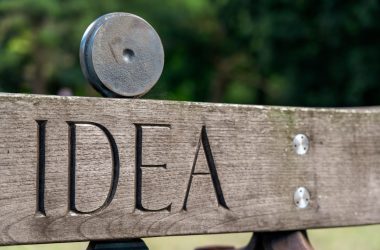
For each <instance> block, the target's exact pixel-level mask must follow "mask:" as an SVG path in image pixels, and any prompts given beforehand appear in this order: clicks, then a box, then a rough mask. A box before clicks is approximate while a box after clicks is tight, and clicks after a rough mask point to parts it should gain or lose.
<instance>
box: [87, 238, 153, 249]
mask: <svg viewBox="0 0 380 250" xmlns="http://www.w3.org/2000/svg"><path fill="white" fill-rule="evenodd" d="M87 250H148V247H147V246H146V244H145V242H144V241H143V240H142V239H131V240H120V241H90V244H89V245H88V247H87Z"/></svg>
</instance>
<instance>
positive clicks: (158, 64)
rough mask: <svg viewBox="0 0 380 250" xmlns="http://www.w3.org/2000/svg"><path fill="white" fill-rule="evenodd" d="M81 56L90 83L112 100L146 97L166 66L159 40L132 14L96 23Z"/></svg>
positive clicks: (84, 40)
mask: <svg viewBox="0 0 380 250" xmlns="http://www.w3.org/2000/svg"><path fill="white" fill-rule="evenodd" d="M79 54H80V62H81V67H82V71H83V74H84V75H85V77H86V78H87V80H88V81H89V82H90V83H91V84H92V85H93V87H94V88H95V89H96V90H97V91H99V92H100V93H101V94H102V95H104V96H110V97H121V96H123V97H138V96H141V95H143V94H145V93H147V92H148V91H149V90H150V89H151V88H152V87H153V86H154V85H155V84H156V82H157V81H158V79H159V77H160V76H161V73H162V70H163V66H164V49H163V46H162V43H161V40H160V37H159V36H158V34H157V33H156V31H155V30H154V29H153V28H152V26H150V25H149V23H147V22H146V21H145V20H144V19H142V18H140V17H138V16H135V15H133V14H129V13H110V14H106V15H104V16H101V17H99V18H98V19H97V20H95V21H94V22H93V23H92V24H91V25H90V26H89V27H88V28H87V30H86V32H85V33H84V35H83V38H82V41H81V45H80V53H79Z"/></svg>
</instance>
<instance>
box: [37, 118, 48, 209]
mask: <svg viewBox="0 0 380 250" xmlns="http://www.w3.org/2000/svg"><path fill="white" fill-rule="evenodd" d="M36 122H37V124H38V131H37V138H38V154H37V159H38V160H37V161H38V165H37V188H36V190H37V209H36V215H38V216H46V213H45V139H46V123H47V121H46V120H36Z"/></svg>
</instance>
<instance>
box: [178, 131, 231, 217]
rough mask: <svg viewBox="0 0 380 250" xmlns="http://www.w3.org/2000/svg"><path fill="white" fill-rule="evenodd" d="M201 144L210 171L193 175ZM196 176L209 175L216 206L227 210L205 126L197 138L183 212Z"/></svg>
mask: <svg viewBox="0 0 380 250" xmlns="http://www.w3.org/2000/svg"><path fill="white" fill-rule="evenodd" d="M201 144H202V146H203V151H204V153H205V156H206V160H207V165H208V168H209V170H210V173H195V165H196V163H197V159H198V154H199V150H200V147H201ZM196 175H211V180H212V184H213V186H214V190H215V194H216V198H217V200H218V204H219V205H220V206H222V207H224V208H226V209H228V206H227V204H226V201H225V200H224V195H223V191H222V188H221V186H220V182H219V178H218V173H217V171H216V167H215V161H214V158H213V156H212V152H211V147H210V143H209V141H208V137H207V131H206V127H205V126H203V127H202V132H201V136H200V138H199V142H198V147H197V152H196V154H195V158H194V163H193V167H192V169H191V175H190V179H189V184H188V186H187V190H186V195H185V201H184V203H183V206H182V209H183V210H185V211H186V210H187V200H188V198H189V193H190V188H191V183H192V181H193V177H194V176H196Z"/></svg>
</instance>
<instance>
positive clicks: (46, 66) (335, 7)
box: [0, 0, 380, 250]
mask: <svg viewBox="0 0 380 250" xmlns="http://www.w3.org/2000/svg"><path fill="white" fill-rule="evenodd" d="M116 11H117V12H130V13H133V14H137V15H139V16H141V17H143V18H144V19H146V20H147V21H148V22H149V23H151V24H152V26H153V27H154V28H155V29H156V30H157V32H158V33H159V35H160V37H161V39H162V42H163V45H164V49H165V68H164V72H163V74H162V76H161V79H160V80H159V82H158V83H157V85H156V86H155V87H154V88H153V89H152V91H150V92H149V93H148V94H147V95H146V96H145V97H144V98H149V99H166V100H186V101H208V102H227V103H245V104H266V105H291V106H327V107H331V106H363V105H378V104H379V94H378V93H380V83H379V80H380V18H379V17H380V3H379V1H376V0H366V1H349V0H342V1H337V0H320V1H315V0H220V1H216V0H160V1H153V0H150V1H148V0H129V1H126V0H123V1H122V0H107V1H88V0H65V1H63V0H0V92H16V93H37V94H57V93H59V92H60V91H62V90H63V89H64V90H70V91H71V92H72V93H73V94H74V95H79V96H98V94H97V93H96V92H95V91H94V90H93V89H92V88H91V87H90V85H89V84H88V83H86V81H85V79H84V77H83V75H82V73H81V70H80V67H79V60H78V50H79V43H80V40H81V37H82V35H83V32H84V31H85V29H86V28H87V26H88V25H89V24H90V23H91V22H92V21H93V20H95V19H96V18H97V17H98V16H100V15H102V14H105V13H109V12H116ZM342 198H344V197H342ZM310 235H311V240H312V242H313V244H314V245H315V247H316V248H317V249H380V242H379V239H380V236H379V235H380V227H379V226H371V227H361V228H346V229H329V230H313V231H311V232H310ZM249 237H250V235H249V234H238V235H236V234H233V235H219V236H197V237H173V238H165V239H150V240H148V244H149V245H150V246H152V249H153V250H154V249H170V248H171V249H193V248H194V246H195V245H207V244H212V243H210V242H209V240H211V241H212V240H213V241H214V243H213V244H215V243H218V242H219V243H221V244H227V245H229V244H237V245H244V244H245V243H246V242H247V241H248V239H249ZM230 242H231V243H230ZM180 246H181V247H180ZM84 248H85V244H83V243H81V244H79V245H70V244H69V245H67V244H61V245H54V247H52V246H51V245H49V246H45V248H43V247H38V248H37V247H35V246H27V247H26V246H25V247H24V246H21V247H9V248H8V247H6V248H4V249H84Z"/></svg>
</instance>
